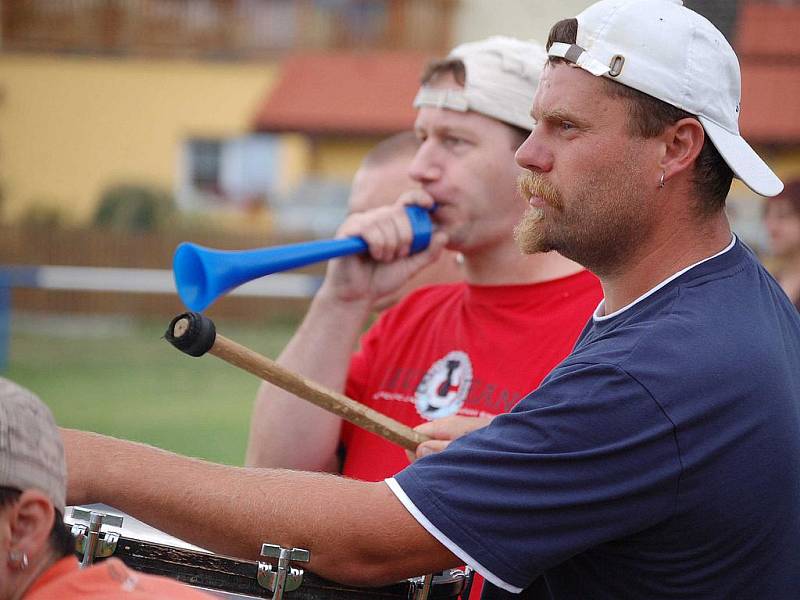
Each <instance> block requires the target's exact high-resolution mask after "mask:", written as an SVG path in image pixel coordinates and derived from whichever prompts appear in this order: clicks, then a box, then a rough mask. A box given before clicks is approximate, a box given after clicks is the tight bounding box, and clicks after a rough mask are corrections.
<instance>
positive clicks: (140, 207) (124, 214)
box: [93, 184, 175, 231]
mask: <svg viewBox="0 0 800 600" xmlns="http://www.w3.org/2000/svg"><path fill="white" fill-rule="evenodd" d="M174 214H175V200H174V199H173V197H172V194H170V193H169V192H166V191H165V190H163V189H160V188H157V187H155V186H150V185H142V184H118V185H114V186H112V187H110V188H108V189H107V190H105V191H104V192H103V194H102V196H101V198H100V203H99V204H98V205H97V210H96V211H95V214H94V218H93V223H94V225H96V226H98V227H105V228H109V229H118V230H124V231H153V230H155V229H160V228H162V227H164V226H165V225H166V224H167V223H169V222H170V220H171V218H172V217H173V215H174Z"/></svg>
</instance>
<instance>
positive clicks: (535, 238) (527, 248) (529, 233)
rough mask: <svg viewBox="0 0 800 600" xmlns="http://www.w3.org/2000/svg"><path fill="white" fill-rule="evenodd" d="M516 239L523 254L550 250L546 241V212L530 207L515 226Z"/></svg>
mask: <svg viewBox="0 0 800 600" xmlns="http://www.w3.org/2000/svg"><path fill="white" fill-rule="evenodd" d="M514 241H515V242H516V243H517V247H518V248H519V249H520V252H522V253H523V254H536V253H537V252H548V251H549V250H550V248H548V247H547V244H546V243H545V235H544V212H543V211H542V210H541V209H539V208H534V207H533V206H531V207H529V208H528V210H526V211H525V214H524V215H522V220H521V221H520V222H519V223H517V226H516V227H514Z"/></svg>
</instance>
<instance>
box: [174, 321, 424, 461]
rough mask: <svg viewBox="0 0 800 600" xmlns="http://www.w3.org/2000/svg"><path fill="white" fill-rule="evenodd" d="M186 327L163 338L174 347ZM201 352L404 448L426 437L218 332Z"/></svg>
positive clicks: (176, 324) (180, 324) (185, 324)
mask: <svg viewBox="0 0 800 600" xmlns="http://www.w3.org/2000/svg"><path fill="white" fill-rule="evenodd" d="M190 314H193V313H190ZM189 328H190V326H189V317H188V316H183V317H182V318H180V319H177V320H175V321H174V322H173V323H172V324H171V327H170V330H168V331H167V338H168V339H169V340H170V342H171V343H173V345H176V347H177V344H175V342H174V341H173V340H172V339H170V334H171V336H172V337H173V338H175V339H176V340H179V339H180V338H181V337H182V336H183V335H184V333H185V332H186V331H188V329H189ZM205 352H208V353H209V354H213V355H214V356H216V357H217V358H221V359H222V360H224V361H225V362H227V363H230V364H232V365H233V366H235V367H239V368H240V369H242V370H244V371H247V372H248V373H252V374H253V375H255V376H256V377H259V378H261V379H263V380H265V381H268V382H270V383H272V384H274V385H276V386H278V387H279V388H281V389H284V390H286V391H287V392H290V393H292V394H294V395H296V396H298V397H300V398H302V399H303V400H307V401H308V402H311V403H312V404H316V405H317V406H319V407H320V408H323V409H325V410H327V411H329V412H332V413H334V414H336V415H338V416H340V417H342V418H343V419H345V420H346V421H349V422H351V423H353V424H354V425H357V426H358V427H361V428H362V429H366V430H367V431H370V432H372V433H374V434H376V435H378V436H380V437H382V438H384V439H386V440H389V441H390V442H393V443H395V444H397V445H399V446H401V447H402V448H405V449H406V450H411V451H412V452H413V451H414V450H416V448H417V446H418V445H419V444H421V443H422V442H424V441H427V440H429V439H430V438H429V437H428V436H426V435H423V434H421V433H418V432H416V431H414V430H413V429H411V428H410V427H407V426H406V425H403V424H402V423H400V422H399V421H396V420H395V419H392V418H390V417H387V416H386V415H384V414H382V413H380V412H378V411H376V410H374V409H372V408H369V407H368V406H365V405H363V404H361V403H360V402H357V401H355V400H353V399H352V398H348V397H347V396H345V395H343V394H340V393H338V392H335V391H333V390H330V389H328V388H326V387H324V386H322V385H320V384H318V383H316V382H314V381H312V380H310V379H307V378H305V377H303V376H301V375H298V374H296V373H294V372H292V371H290V370H289V369H287V368H285V367H282V366H281V365H279V364H278V363H276V362H275V361H272V360H270V359H269V358H267V357H265V356H262V355H261V354H258V353H257V352H254V351H253V350H250V349H249V348H247V347H245V346H242V345H241V344H238V343H236V342H234V341H233V340H230V339H228V338H226V337H225V336H222V335H220V334H218V333H215V337H214V338H213V345H211V347H210V348H208V349H206V350H205Z"/></svg>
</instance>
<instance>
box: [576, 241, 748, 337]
mask: <svg viewBox="0 0 800 600" xmlns="http://www.w3.org/2000/svg"><path fill="white" fill-rule="evenodd" d="M735 243H736V235H735V234H732V239H731V243H730V244H728V245H727V246H726V247H725V248H724V249H723V250H720V251H719V252H717V253H716V254H715V255H714V256H709V257H708V258H704V259H703V260H701V261H698V262H696V263H694V264H693V265H689V266H688V267H686V268H685V269H681V270H680V271H678V272H677V273H675V274H674V275H670V276H669V277H667V278H666V279H665V280H664V281H662V282H661V283H659V284H658V285H657V286H656V287H654V288H652V289H650V290H649V291H647V292H645V293H644V294H642V295H641V296H639V297H638V298H637V299H636V300H634V301H633V302H631V303H630V304H628V305H626V306H623V307H622V308H620V309H619V310H615V311H614V312H613V313H611V314H608V315H601V312H602V311H603V309H604V308H605V305H606V299H605V298H603V299H602V300H600V304H598V305H597V308H595V309H594V313H593V314H592V320H594V321H605V320H606V319H611V318H613V317H616V316H617V315H619V314H622V313H623V312H625V311H626V310H628V309H629V308H631V307H633V306H635V305H636V304H638V303H639V302H641V301H642V300H644V299H645V298H647V297H648V296H650V295H652V294H655V293H656V292H657V291H658V290H660V289H661V288H662V287H664V286H665V285H667V284H668V283H669V282H670V281H672V280H673V279H677V278H678V277H680V276H681V275H683V274H684V273H686V271H688V270H689V269H694V268H695V267H696V266H698V265H702V264H703V263H704V262H706V261H707V260H711V259H712V258H717V257H718V256H721V255H723V254H725V253H726V252H727V251H728V250H730V249H731V248H733V245H734V244H735Z"/></svg>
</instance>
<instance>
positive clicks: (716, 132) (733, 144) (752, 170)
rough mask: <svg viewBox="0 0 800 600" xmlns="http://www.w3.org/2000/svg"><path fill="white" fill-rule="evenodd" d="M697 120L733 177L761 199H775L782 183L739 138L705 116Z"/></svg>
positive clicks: (781, 189) (741, 138)
mask: <svg viewBox="0 0 800 600" xmlns="http://www.w3.org/2000/svg"><path fill="white" fill-rule="evenodd" d="M698 118H699V119H700V122H701V123H702V124H703V129H705V131H706V133H707V134H708V137H710V138H711V141H712V142H714V146H716V148H717V150H718V151H719V153H720V154H721V155H722V158H724V159H725V162H726V163H728V166H729V167H730V168H731V170H732V171H733V173H734V175H736V177H738V178H739V179H741V180H742V182H743V183H744V184H745V185H746V186H747V187H749V188H750V189H751V190H753V191H754V192H755V193H756V194H760V195H762V196H777V195H778V194H780V193H781V192H782V191H783V182H782V181H781V180H780V179H778V176H777V175H775V173H773V172H772V169H770V168H769V167H768V166H767V163H765V162H764V161H763V160H761V157H760V156H759V155H758V154H756V152H755V150H753V149H752V148H751V147H750V144H748V143H747V142H746V141H744V138H743V137H742V136H741V135H739V134H736V133H731V132H730V131H728V130H727V129H725V128H724V127H720V126H719V125H717V124H716V123H714V122H713V121H710V120H708V119H707V118H705V117H702V116H701V117H698Z"/></svg>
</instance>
